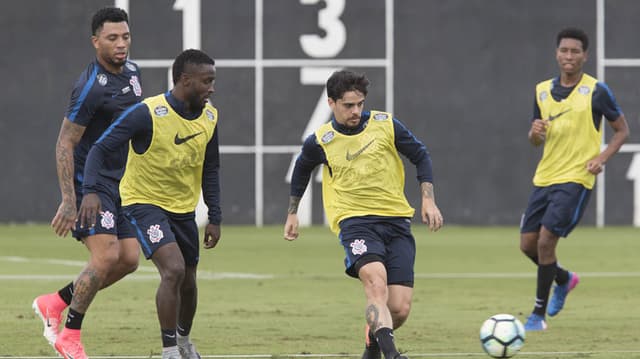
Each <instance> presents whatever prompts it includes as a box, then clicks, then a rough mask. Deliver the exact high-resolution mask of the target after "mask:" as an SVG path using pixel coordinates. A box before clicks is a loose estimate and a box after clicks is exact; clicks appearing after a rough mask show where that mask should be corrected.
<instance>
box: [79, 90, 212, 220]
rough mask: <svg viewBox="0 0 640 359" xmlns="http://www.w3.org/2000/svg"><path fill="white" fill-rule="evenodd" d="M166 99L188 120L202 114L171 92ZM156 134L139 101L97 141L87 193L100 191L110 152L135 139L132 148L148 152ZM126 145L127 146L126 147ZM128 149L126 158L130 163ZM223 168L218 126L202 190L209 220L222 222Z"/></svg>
mask: <svg viewBox="0 0 640 359" xmlns="http://www.w3.org/2000/svg"><path fill="white" fill-rule="evenodd" d="M165 98H166V99H167V102H169V105H171V108H173V110H174V111H176V113H178V115H180V116H181V117H182V118H184V119H185V120H194V119H196V118H198V117H199V116H200V114H201V112H199V113H190V112H188V110H187V109H186V107H185V105H184V103H182V102H181V101H179V100H178V99H177V98H175V96H173V94H172V93H171V92H170V91H169V92H167V93H166V94H165ZM152 136H153V122H152V119H151V113H150V112H149V108H148V107H147V105H146V104H144V103H139V104H137V105H135V106H133V107H130V108H129V109H127V111H125V112H124V113H123V114H122V115H121V116H120V117H119V118H118V119H117V120H116V121H115V122H114V123H113V125H111V126H110V127H109V128H108V129H107V130H106V131H105V132H104V134H103V135H102V136H101V137H100V138H99V139H98V140H97V142H96V143H95V145H94V146H93V148H92V149H91V151H90V152H89V155H88V157H87V165H86V167H85V170H84V177H85V179H84V183H83V186H82V190H83V193H91V192H95V191H96V184H97V179H98V173H99V171H100V170H101V169H102V168H103V166H104V164H103V163H104V162H105V161H106V160H107V157H108V156H109V154H110V153H112V152H114V151H116V150H117V149H119V148H121V147H122V145H123V144H124V145H125V146H126V143H127V142H128V141H129V140H131V147H132V148H133V150H134V151H135V152H136V153H144V152H145V151H146V150H147V148H149V146H150V145H151V138H152ZM125 148H126V147H125ZM126 156H127V154H126V152H125V155H124V161H125V163H126ZM219 169H220V149H219V145H218V128H217V126H216V129H215V131H214V133H213V137H212V138H211V140H209V143H208V144H207V149H206V152H205V157H204V168H203V170H202V192H203V197H204V202H205V203H206V204H207V207H208V209H209V212H208V217H209V223H211V224H220V222H221V221H222V215H221V210H220V181H219V176H218V172H219Z"/></svg>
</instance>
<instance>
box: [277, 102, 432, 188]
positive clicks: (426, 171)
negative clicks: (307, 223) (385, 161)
mask: <svg viewBox="0 0 640 359" xmlns="http://www.w3.org/2000/svg"><path fill="white" fill-rule="evenodd" d="M369 117H370V113H369V112H368V111H365V112H363V113H362V116H361V117H360V118H362V121H361V122H360V124H359V125H358V127H355V128H349V127H346V126H343V125H341V124H339V123H338V122H336V120H335V118H334V119H332V120H331V125H332V126H333V128H334V129H335V130H336V131H338V132H340V133H342V134H344V135H355V134H358V133H360V132H362V131H363V130H364V129H365V127H366V126H367V123H368V121H369ZM393 131H394V134H395V139H394V143H395V146H396V149H397V150H398V152H399V153H401V154H402V155H404V156H405V157H406V158H407V159H409V161H410V162H411V163H412V164H414V165H415V166H416V170H417V178H418V181H419V182H420V183H422V182H429V183H433V175H432V169H431V156H430V155H429V151H427V148H426V147H425V145H424V144H423V143H422V142H420V140H418V139H417V138H416V137H415V136H414V135H413V134H412V133H411V131H409V130H408V129H407V128H406V127H405V126H404V125H403V124H402V123H401V122H400V121H398V120H397V119H396V118H394V119H393ZM319 164H325V165H327V158H326V156H325V153H324V151H323V150H322V147H320V145H319V144H318V140H317V138H316V135H315V134H311V135H309V137H307V138H306V140H305V141H304V144H303V145H302V152H301V153H300V155H299V156H298V158H297V159H296V164H295V167H294V169H293V174H292V176H291V192H290V194H291V196H294V197H302V195H303V194H304V191H305V190H306V188H307V185H308V184H309V179H310V178H311V173H312V172H313V169H314V168H315V167H316V166H318V165H319Z"/></svg>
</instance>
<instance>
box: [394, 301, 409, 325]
mask: <svg viewBox="0 0 640 359" xmlns="http://www.w3.org/2000/svg"><path fill="white" fill-rule="evenodd" d="M389 312H390V313H391V318H392V319H393V328H394V329H397V328H399V327H400V326H402V324H404V322H406V321H407V318H409V313H411V303H410V302H403V303H400V304H396V305H394V307H392V308H391V307H390V308H389Z"/></svg>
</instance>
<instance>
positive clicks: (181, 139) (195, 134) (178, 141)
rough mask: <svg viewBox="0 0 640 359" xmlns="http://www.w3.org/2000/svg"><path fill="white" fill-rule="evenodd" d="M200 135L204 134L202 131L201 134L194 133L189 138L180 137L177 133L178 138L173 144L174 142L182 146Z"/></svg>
mask: <svg viewBox="0 0 640 359" xmlns="http://www.w3.org/2000/svg"><path fill="white" fill-rule="evenodd" d="M199 134H202V131H200V132H198V133H194V134H193V135H189V136H187V137H180V136H179V135H178V134H177V133H176V137H175V138H174V139H173V142H174V143H175V144H176V145H180V144H183V143H185V142H187V141H189V140H190V139H192V138H194V137H196V136H198V135H199Z"/></svg>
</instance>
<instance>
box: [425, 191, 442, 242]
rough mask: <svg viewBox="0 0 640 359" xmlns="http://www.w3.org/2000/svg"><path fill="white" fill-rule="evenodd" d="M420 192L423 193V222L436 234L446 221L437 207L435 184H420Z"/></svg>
mask: <svg viewBox="0 0 640 359" xmlns="http://www.w3.org/2000/svg"><path fill="white" fill-rule="evenodd" d="M420 192H422V211H421V214H422V222H423V223H426V224H428V225H429V229H430V230H431V231H432V232H435V231H437V230H438V229H440V228H441V227H442V225H443V224H444V219H443V218H442V214H441V213H440V209H438V206H437V205H436V199H435V196H434V194H433V183H430V182H422V183H421V184H420Z"/></svg>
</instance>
